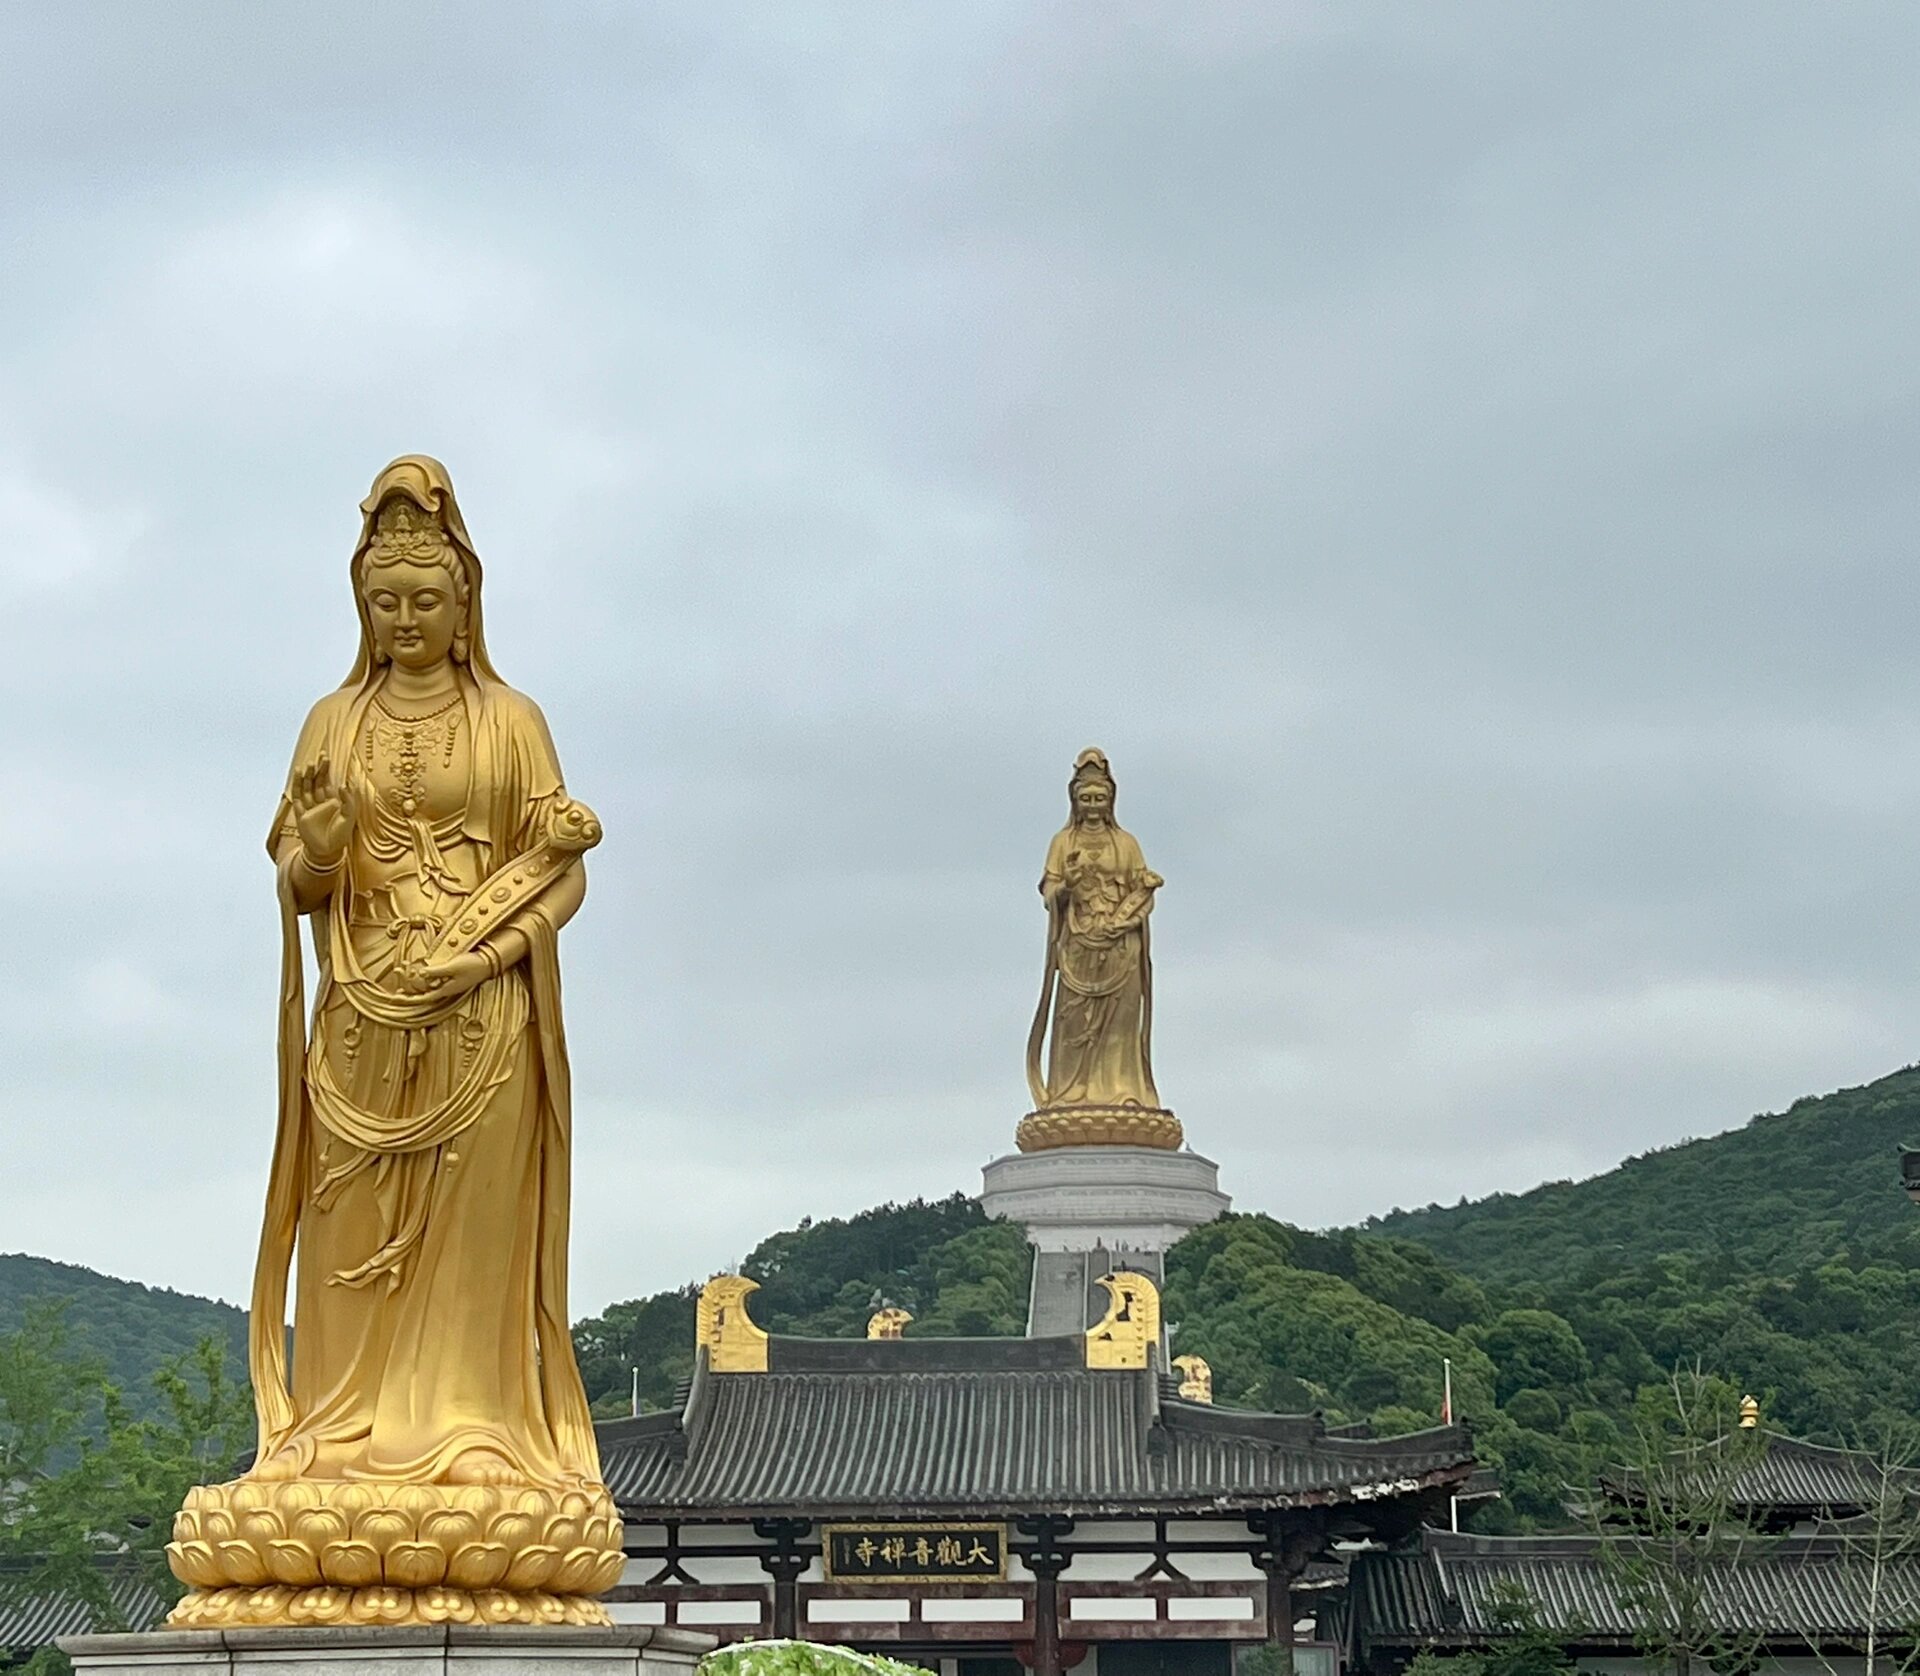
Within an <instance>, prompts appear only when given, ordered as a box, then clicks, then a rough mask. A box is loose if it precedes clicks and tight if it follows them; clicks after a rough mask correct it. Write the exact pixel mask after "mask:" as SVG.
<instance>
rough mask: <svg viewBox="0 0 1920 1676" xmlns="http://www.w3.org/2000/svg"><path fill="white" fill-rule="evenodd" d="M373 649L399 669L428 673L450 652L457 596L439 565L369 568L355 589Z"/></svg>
mask: <svg viewBox="0 0 1920 1676" xmlns="http://www.w3.org/2000/svg"><path fill="white" fill-rule="evenodd" d="M360 592H361V596H362V597H363V598H364V599H365V600H366V602H367V621H368V623H370V624H371V625H372V628H373V643H374V645H375V646H376V647H378V648H379V650H380V652H381V653H382V654H383V655H384V656H385V657H387V658H390V659H391V660H392V661H393V662H394V663H396V664H398V665H399V666H400V668H402V669H420V670H424V669H432V668H434V667H435V666H436V665H437V664H439V663H440V662H441V661H442V660H443V659H445V657H446V656H447V654H448V653H449V652H451V651H452V650H453V641H454V636H455V635H456V634H458V633H459V630H460V596H459V595H458V594H457V593H455V591H454V586H453V573H452V572H451V571H449V570H448V569H447V568H446V567H445V566H444V565H437V564H421V563H420V562H419V561H418V560H415V559H401V560H399V561H398V562H396V563H394V564H383V565H372V566H369V567H368V569H367V574H366V580H365V581H364V582H363V583H362V584H361V589H360Z"/></svg>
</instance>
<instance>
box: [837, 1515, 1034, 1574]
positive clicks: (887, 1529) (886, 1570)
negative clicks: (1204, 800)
mask: <svg viewBox="0 0 1920 1676" xmlns="http://www.w3.org/2000/svg"><path fill="white" fill-rule="evenodd" d="M821 1536H822V1538H823V1541H822V1543H821V1557H822V1560H823V1562H824V1564H825V1568H826V1574H827V1581H828V1582H830V1583H999V1582H1004V1581H1005V1580H1006V1575H1007V1527H1006V1526H1005V1525H1004V1524H993V1523H985V1522H978V1523H961V1524H953V1523H944V1522H941V1523H917V1524H857V1525H827V1526H824V1527H823V1528H822V1530H821Z"/></svg>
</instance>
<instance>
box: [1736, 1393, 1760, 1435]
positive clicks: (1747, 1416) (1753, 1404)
mask: <svg viewBox="0 0 1920 1676" xmlns="http://www.w3.org/2000/svg"><path fill="white" fill-rule="evenodd" d="M1759 1424H1760V1404H1759V1403H1758V1402H1757V1401H1756V1400H1755V1399H1754V1398H1752V1397H1742V1398H1741V1399H1740V1429H1741V1430H1742V1431H1743V1432H1750V1431H1752V1430H1754V1428H1755V1427H1757V1426H1758V1425H1759Z"/></svg>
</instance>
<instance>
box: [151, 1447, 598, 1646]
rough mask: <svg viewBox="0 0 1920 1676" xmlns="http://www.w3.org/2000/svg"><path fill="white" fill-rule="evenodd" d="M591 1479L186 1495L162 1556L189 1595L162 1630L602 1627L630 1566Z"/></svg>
mask: <svg viewBox="0 0 1920 1676" xmlns="http://www.w3.org/2000/svg"><path fill="white" fill-rule="evenodd" d="M621 1536H622V1521H621V1518H620V1513H619V1510H618V1509H617V1508H616V1507H615V1506H614V1504H613V1499H612V1498H611V1497H610V1496H609V1495H608V1494H607V1492H606V1491H605V1490H604V1489H603V1488H602V1487H601V1486H600V1485H598V1484H592V1485H585V1486H582V1487H580V1488H577V1489H566V1490H554V1489H547V1488H542V1487H539V1486H535V1485H526V1484H518V1485H515V1484H507V1485H494V1484H397V1485H395V1484H379V1483H373V1482H369V1481H365V1480H346V1481H340V1480H325V1481H322V1480H313V1479H298V1478H296V1479H284V1480H269V1479H259V1478H241V1479H236V1480H235V1481H234V1482H232V1483H229V1484H206V1485H202V1486H201V1487H200V1488H198V1489H196V1490H193V1491H190V1492H189V1493H188V1496H187V1501H186V1505H185V1506H184V1507H183V1508H181V1510H180V1512H179V1514H178V1515H177V1516H176V1517H175V1519H174V1523H173V1537H174V1539H173V1541H172V1542H171V1543H169V1544H168V1546H167V1559H168V1562H169V1564H170V1565H171V1566H172V1568H173V1574H174V1576H176V1577H178V1578H179V1579H180V1581H181V1582H183V1583H185V1584H186V1585H187V1587H188V1589H189V1590H190V1591H191V1592H190V1593H189V1594H188V1595H187V1596H186V1598H185V1599H184V1600H182V1601H181V1602H180V1604H179V1605H178V1606H176V1607H175V1608H174V1609H173V1615H172V1616H171V1617H170V1618H169V1619H168V1620H167V1622H168V1623H169V1624H170V1625H171V1626H173V1627H174V1628H177V1629H191V1630H219V1629H232V1628H264V1627H271V1626H281V1625H286V1626H295V1627H301V1628H307V1627H322V1628H324V1627H328V1626H334V1625H351V1624H379V1625H388V1626H399V1625H409V1624H422V1625H445V1624H530V1625H572V1626H575V1627H585V1626H592V1625H605V1624H608V1623H610V1622H611V1620H610V1619H609V1618H608V1616H607V1609H606V1608H605V1607H604V1606H602V1605H601V1604H600V1602H599V1601H598V1600H596V1599H595V1598H594V1597H595V1596H596V1595H599V1594H602V1593H604V1592H605V1591H606V1590H607V1589H610V1588H612V1587H613V1585H614V1584H615V1583H617V1582H618V1581H619V1580H620V1574H621V1572H622V1571H623V1570H624V1569H625V1566H626V1555H625V1554H624V1552H623V1551H622V1549H621Z"/></svg>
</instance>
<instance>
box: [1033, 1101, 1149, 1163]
mask: <svg viewBox="0 0 1920 1676" xmlns="http://www.w3.org/2000/svg"><path fill="white" fill-rule="evenodd" d="M1185 1138H1186V1136H1185V1134H1184V1133H1183V1132H1182V1130H1181V1128H1180V1119H1179V1118H1177V1117H1175V1116H1174V1115H1173V1113H1172V1112H1170V1111H1168V1110H1167V1109H1166V1108H1165V1107H1164V1106H1154V1107H1151V1108H1149V1107H1145V1106H1058V1107H1053V1108H1051V1109H1049V1110H1045V1111H1034V1112H1028V1113H1027V1115H1026V1116H1025V1117H1023V1118H1021V1120H1020V1127H1019V1129H1018V1130H1017V1131H1016V1132H1015V1135H1014V1143H1015V1145H1017V1146H1018V1147H1019V1148H1020V1150H1021V1151H1022V1152H1046V1151H1048V1150H1050V1149H1051V1148H1053V1147H1056V1146H1151V1147H1158V1148H1160V1149H1161V1150H1162V1151H1164V1152H1177V1151H1179V1150H1180V1143H1181V1142H1182V1141H1183V1140H1185Z"/></svg>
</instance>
